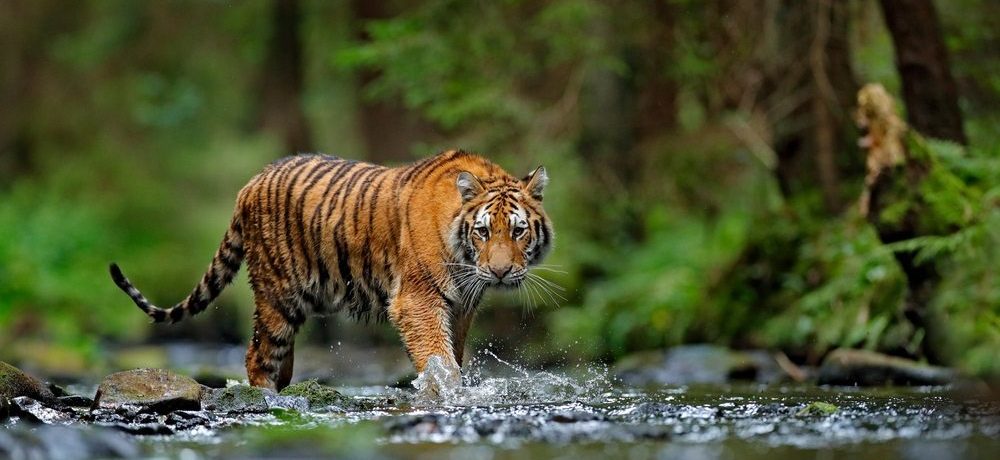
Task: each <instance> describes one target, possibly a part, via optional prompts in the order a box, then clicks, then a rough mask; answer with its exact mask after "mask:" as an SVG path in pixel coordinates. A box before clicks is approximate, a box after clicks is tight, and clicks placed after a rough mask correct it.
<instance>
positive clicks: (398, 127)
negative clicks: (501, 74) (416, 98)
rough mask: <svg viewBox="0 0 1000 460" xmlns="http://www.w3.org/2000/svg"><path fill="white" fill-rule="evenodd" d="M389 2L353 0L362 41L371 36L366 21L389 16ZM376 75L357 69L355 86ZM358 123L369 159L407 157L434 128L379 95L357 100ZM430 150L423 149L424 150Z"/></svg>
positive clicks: (357, 33) (362, 85) (381, 160)
mask: <svg viewBox="0 0 1000 460" xmlns="http://www.w3.org/2000/svg"><path fill="white" fill-rule="evenodd" d="M391 5H392V4H391V3H390V4H388V5H387V4H386V2H373V1H369V0H354V1H352V2H351V9H352V10H353V13H354V20H355V22H356V23H357V24H358V25H357V30H356V31H355V33H354V35H355V38H356V39H357V40H360V41H362V42H364V41H369V40H370V39H371V37H369V36H368V32H367V31H366V30H365V27H366V25H367V23H368V21H371V20H375V19H386V18H389V17H392V15H393V11H392V10H390V8H391ZM378 76H379V71H377V70H372V69H363V70H361V71H360V72H359V73H358V88H359V90H361V91H362V92H363V90H364V88H365V87H367V86H368V84H370V83H371V82H373V81H375V80H376V79H377V78H378ZM358 104H359V105H358V122H359V123H358V124H359V126H358V127H359V129H360V131H361V138H362V140H363V141H364V143H365V150H366V152H365V153H366V155H365V158H367V159H368V160H369V161H372V162H375V163H393V162H401V161H405V160H407V159H409V158H410V155H409V153H410V152H409V149H410V147H411V146H412V145H413V144H414V143H415V142H417V141H421V140H423V141H427V140H428V138H429V137H431V135H433V133H435V132H436V130H435V128H434V126H433V125H432V124H431V123H428V122H427V121H425V120H423V119H421V118H420V116H419V115H418V114H417V113H415V112H413V111H411V110H409V109H407V108H406V107H405V106H403V104H402V103H401V102H400V101H399V100H398V98H393V99H381V100H377V101H374V100H368V99H366V98H361V99H360V100H359V102H358ZM430 153H434V152H427V154H430Z"/></svg>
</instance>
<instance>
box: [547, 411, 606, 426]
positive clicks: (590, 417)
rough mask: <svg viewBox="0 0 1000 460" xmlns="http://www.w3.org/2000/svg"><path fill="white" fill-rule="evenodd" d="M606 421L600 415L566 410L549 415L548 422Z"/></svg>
mask: <svg viewBox="0 0 1000 460" xmlns="http://www.w3.org/2000/svg"><path fill="white" fill-rule="evenodd" d="M607 420H608V418H607V417H605V416H604V415H602V414H595V413H593V412H586V411H582V410H567V411H560V412H556V413H553V414H549V421H550V422H555V423H577V422H606V421H607Z"/></svg>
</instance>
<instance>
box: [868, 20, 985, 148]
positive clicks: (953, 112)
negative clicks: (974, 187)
mask: <svg viewBox="0 0 1000 460" xmlns="http://www.w3.org/2000/svg"><path fill="white" fill-rule="evenodd" d="M881 3H882V14H883V16H884V17H885V23H886V25H887V26H888V28H889V33H890V34H892V41H893V43H895V46H896V67H897V68H898V69H899V77H900V79H901V80H902V83H903V101H904V102H905V103H906V114H907V119H908V120H909V122H910V125H911V126H913V127H914V128H916V130H917V131H920V132H921V133H923V134H925V135H927V136H931V137H936V138H939V139H946V140H950V141H954V142H958V143H960V144H965V143H966V142H967V138H966V137H965V131H964V130H963V128H962V113H961V111H960V110H959V108H958V88H957V87H956V85H955V79H954V78H953V77H952V75H951V70H950V67H949V66H948V51H947V49H946V48H945V45H944V39H943V37H942V34H941V26H940V23H939V21H938V16H937V11H936V10H935V9H934V3H933V2H932V1H931V0H881Z"/></svg>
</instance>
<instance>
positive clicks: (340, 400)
mask: <svg viewBox="0 0 1000 460" xmlns="http://www.w3.org/2000/svg"><path fill="white" fill-rule="evenodd" d="M280 395H281V396H299V397H302V398H305V399H306V401H309V408H310V409H312V410H317V409H325V408H327V407H330V406H336V407H340V408H345V409H347V408H354V407H356V406H357V404H355V401H354V400H353V399H351V398H350V397H348V396H344V395H343V394H341V393H340V392H339V391H337V390H334V389H333V388H330V387H328V386H325V385H321V384H320V383H319V382H317V381H316V380H306V381H304V382H299V383H295V384H292V385H289V386H288V387H285V389H283V390H281V393H280Z"/></svg>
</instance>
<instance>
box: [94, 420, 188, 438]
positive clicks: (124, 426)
mask: <svg viewBox="0 0 1000 460" xmlns="http://www.w3.org/2000/svg"><path fill="white" fill-rule="evenodd" d="M105 426H106V427H108V428H114V429H116V430H118V431H122V432H125V433H128V434H134V435H140V436H151V435H171V434H174V430H173V429H171V428H170V427H169V426H167V425H164V424H162V423H113V424H110V425H105Z"/></svg>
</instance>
